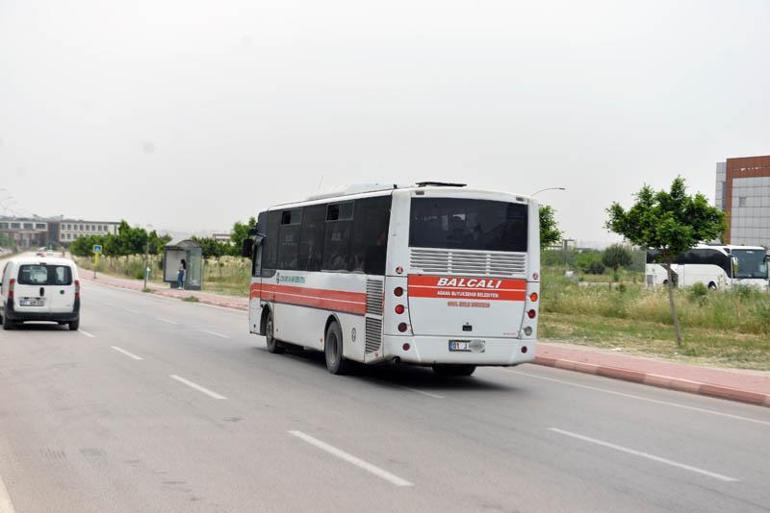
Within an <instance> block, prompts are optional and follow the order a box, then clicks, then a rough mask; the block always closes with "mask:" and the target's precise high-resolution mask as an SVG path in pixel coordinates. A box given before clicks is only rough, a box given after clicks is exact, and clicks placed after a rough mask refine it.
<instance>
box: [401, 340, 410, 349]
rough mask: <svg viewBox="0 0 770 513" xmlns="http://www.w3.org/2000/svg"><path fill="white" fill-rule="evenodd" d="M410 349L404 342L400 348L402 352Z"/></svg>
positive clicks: (407, 343)
mask: <svg viewBox="0 0 770 513" xmlns="http://www.w3.org/2000/svg"><path fill="white" fill-rule="evenodd" d="M410 347H412V346H410V345H409V342H404V345H402V346H401V349H403V350H404V351H409V348H410Z"/></svg>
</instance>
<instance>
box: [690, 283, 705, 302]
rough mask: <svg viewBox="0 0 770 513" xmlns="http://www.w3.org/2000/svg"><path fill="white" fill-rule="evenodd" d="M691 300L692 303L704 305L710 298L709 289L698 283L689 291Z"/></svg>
mask: <svg viewBox="0 0 770 513" xmlns="http://www.w3.org/2000/svg"><path fill="white" fill-rule="evenodd" d="M688 293H689V298H690V300H691V301H694V302H698V303H701V304H703V302H704V301H705V299H706V296H708V293H709V289H708V287H706V286H705V285H704V284H702V283H696V284H695V285H693V286H692V287H690V289H689V290H688Z"/></svg>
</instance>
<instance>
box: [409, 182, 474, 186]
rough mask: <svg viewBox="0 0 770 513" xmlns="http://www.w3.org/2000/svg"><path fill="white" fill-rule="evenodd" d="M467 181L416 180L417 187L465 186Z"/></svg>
mask: <svg viewBox="0 0 770 513" xmlns="http://www.w3.org/2000/svg"><path fill="white" fill-rule="evenodd" d="M467 185H468V184H467V183H454V182H417V187H465V186H467Z"/></svg>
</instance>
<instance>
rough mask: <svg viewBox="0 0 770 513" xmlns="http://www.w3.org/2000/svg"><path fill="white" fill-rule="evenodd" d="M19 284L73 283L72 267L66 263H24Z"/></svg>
mask: <svg viewBox="0 0 770 513" xmlns="http://www.w3.org/2000/svg"><path fill="white" fill-rule="evenodd" d="M19 285H72V269H71V268H70V267H69V266H66V265H46V264H35V265H22V266H20V267H19Z"/></svg>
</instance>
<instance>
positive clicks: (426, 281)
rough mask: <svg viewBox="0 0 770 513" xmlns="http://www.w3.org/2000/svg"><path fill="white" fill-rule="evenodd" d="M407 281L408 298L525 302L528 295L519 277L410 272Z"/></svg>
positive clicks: (524, 282) (524, 284)
mask: <svg viewBox="0 0 770 513" xmlns="http://www.w3.org/2000/svg"><path fill="white" fill-rule="evenodd" d="M407 283H408V285H409V297H421V298H443V299H471V300H473V299H479V300H491V301H524V300H525V298H526V294H527V282H526V280H521V279H505V278H477V277H468V276H424V275H409V279H408V281H407Z"/></svg>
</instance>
